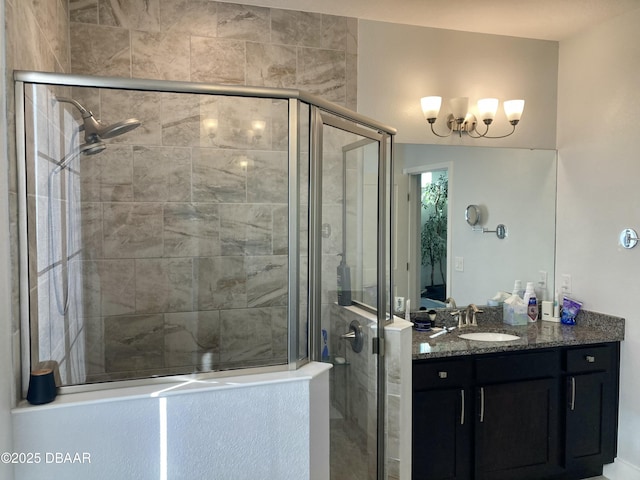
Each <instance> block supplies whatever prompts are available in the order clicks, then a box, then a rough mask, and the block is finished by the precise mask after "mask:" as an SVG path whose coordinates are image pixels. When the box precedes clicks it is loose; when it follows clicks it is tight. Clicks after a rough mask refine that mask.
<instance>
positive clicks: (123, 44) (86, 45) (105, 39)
mask: <svg viewBox="0 0 640 480" xmlns="http://www.w3.org/2000/svg"><path fill="white" fill-rule="evenodd" d="M70 35H71V71H72V72H73V73H81V74H87V75H110V76H114V77H125V78H129V77H130V76H131V47H130V42H129V31H127V30H123V29H119V28H112V27H103V26H99V25H90V24H82V23H78V24H74V27H73V28H72V29H71V32H70Z"/></svg>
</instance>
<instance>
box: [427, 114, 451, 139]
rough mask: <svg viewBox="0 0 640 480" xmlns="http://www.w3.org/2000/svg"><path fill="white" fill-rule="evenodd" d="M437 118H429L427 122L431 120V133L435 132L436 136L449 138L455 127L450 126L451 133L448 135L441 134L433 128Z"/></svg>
mask: <svg viewBox="0 0 640 480" xmlns="http://www.w3.org/2000/svg"><path fill="white" fill-rule="evenodd" d="M435 121H436V119H435V118H428V119H427V122H429V126H430V127H431V133H433V134H434V135H435V136H436V137H440V138H447V137H450V136H451V134H452V133H453V128H449V133H448V134H446V135H440V134H439V133H438V132H436V131H435V129H434V128H433V124H434V123H435Z"/></svg>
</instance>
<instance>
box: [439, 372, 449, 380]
mask: <svg viewBox="0 0 640 480" xmlns="http://www.w3.org/2000/svg"><path fill="white" fill-rule="evenodd" d="M448 376H449V374H448V373H447V372H443V371H440V372H438V377H440V378H443V379H444V378H447V377H448Z"/></svg>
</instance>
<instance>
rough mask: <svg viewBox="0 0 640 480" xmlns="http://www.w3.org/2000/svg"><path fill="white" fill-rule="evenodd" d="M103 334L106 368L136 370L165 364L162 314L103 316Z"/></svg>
mask: <svg viewBox="0 0 640 480" xmlns="http://www.w3.org/2000/svg"><path fill="white" fill-rule="evenodd" d="M104 338H105V344H104V356H105V370H106V371H107V372H118V371H132V372H135V371H136V370H145V369H153V368H162V367H163V366H164V365H163V364H164V318H163V316H162V315H130V316H115V317H106V318H105V319H104Z"/></svg>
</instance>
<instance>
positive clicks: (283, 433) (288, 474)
mask: <svg viewBox="0 0 640 480" xmlns="http://www.w3.org/2000/svg"><path fill="white" fill-rule="evenodd" d="M129 391H131V392H133V393H128V392H129ZM152 392H155V393H152ZM116 395H120V397H119V398H118V397H116ZM109 397H111V398H109ZM114 397H115V398H114ZM76 399H80V400H81V401H75V400H76ZM74 401H75V403H74ZM14 439H15V449H16V451H20V452H40V453H41V455H42V456H41V461H40V463H33V464H25V465H18V466H17V467H16V479H17V480H38V479H42V480H48V479H51V478H69V479H71V478H74V479H76V478H90V479H93V480H100V479H104V480H112V479H114V478H122V479H125V478H136V479H139V480H147V479H148V480H158V479H160V480H163V479H179V478H180V479H182V478H184V479H186V478H193V479H197V478H220V479H223V478H228V479H231V478H233V479H238V480H241V479H247V480H249V479H255V478H264V479H283V480H284V479H290V480H302V479H309V480H316V479H317V480H320V479H326V478H329V367H328V366H327V364H318V363H311V364H308V365H306V366H304V367H302V368H301V369H300V370H298V371H296V372H283V373H272V374H263V375H248V376H244V377H235V378H234V377H228V378H226V379H221V380H219V381H215V380H213V381H209V382H199V383H193V384H186V385H185V384H183V386H182V387H181V388H175V387H173V389H171V388H168V389H167V385H160V386H156V387H134V388H123V389H120V391H114V390H110V391H103V392H98V393H96V392H94V393H90V394H75V395H74V394H70V395H66V396H65V398H60V397H58V399H56V401H55V402H54V403H52V404H49V405H45V406H40V407H29V406H27V407H24V408H20V409H18V410H16V411H15V413H14ZM56 452H60V453H70V454H71V458H73V456H74V455H75V454H76V453H78V454H79V459H80V460H82V459H84V458H85V455H84V454H85V453H86V454H88V458H89V460H90V462H78V463H56V461H55V460H56V456H55V453H56ZM47 453H50V454H53V455H50V456H47V455H46V454H47ZM63 458H64V457H63ZM49 460H51V461H49ZM3 478H4V477H3Z"/></svg>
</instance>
